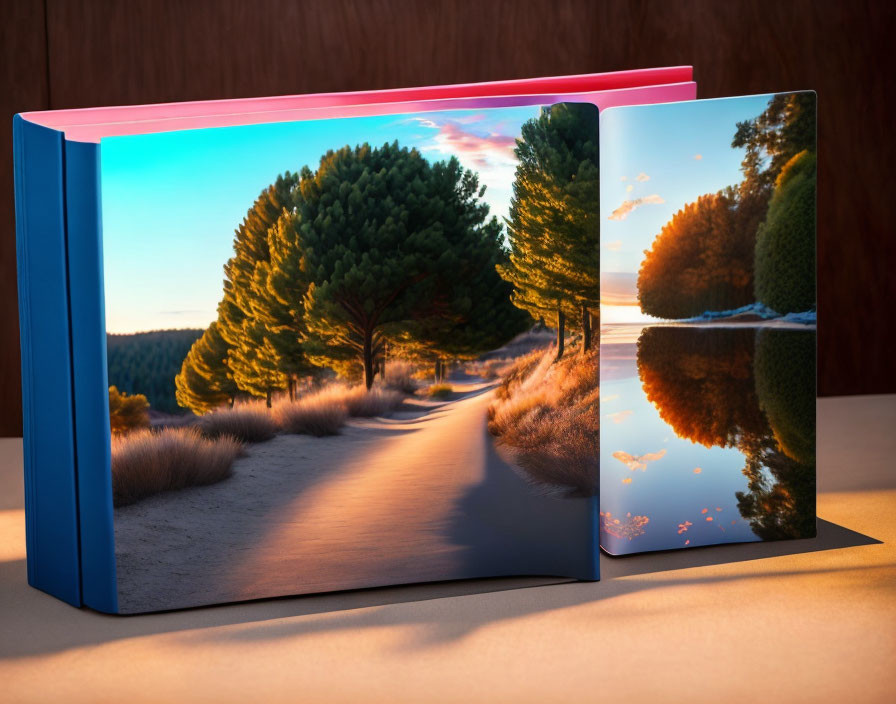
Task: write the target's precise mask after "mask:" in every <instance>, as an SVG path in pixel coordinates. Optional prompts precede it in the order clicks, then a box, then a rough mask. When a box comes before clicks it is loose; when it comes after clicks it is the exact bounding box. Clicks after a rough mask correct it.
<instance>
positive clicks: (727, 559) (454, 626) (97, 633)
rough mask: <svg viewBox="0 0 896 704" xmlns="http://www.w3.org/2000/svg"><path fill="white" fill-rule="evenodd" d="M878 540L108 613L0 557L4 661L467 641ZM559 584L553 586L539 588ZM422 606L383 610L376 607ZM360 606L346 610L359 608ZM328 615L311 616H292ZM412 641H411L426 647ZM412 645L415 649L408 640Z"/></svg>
mask: <svg viewBox="0 0 896 704" xmlns="http://www.w3.org/2000/svg"><path fill="white" fill-rule="evenodd" d="M880 542H881V541H879V540H876V539H874V538H871V537H869V536H866V535H862V534H861V533H857V532H855V531H852V530H849V529H848V528H844V527H843V526H839V525H836V524H833V523H830V522H828V521H823V520H819V521H818V536H817V537H816V538H813V539H810V540H796V541H781V542H768V543H747V544H741V545H725V546H714V547H706V548H694V549H690V550H676V551H669V552H660V553H650V554H643V555H634V556H630V557H624V558H614V557H608V556H606V555H601V569H602V581H601V582H597V583H595V582H571V581H569V580H565V579H557V578H551V577H511V578H493V579H476V580H459V581H453V582H438V583H429V584H414V585H408V586H400V587H383V588H376V589H362V590H354V591H346V592H333V593H327V594H319V595H308V596H300V597H284V598H279V599H266V600H261V601H254V602H243V603H240V604H230V605H224V606H215V607H202V608H196V609H187V610H182V611H174V612H163V613H155V614H145V615H138V616H110V615H107V614H100V613H97V612H94V611H91V610H90V609H74V608H72V607H71V606H68V605H66V604H64V603H62V602H60V601H58V600H56V599H54V598H52V597H50V596H48V595H46V594H43V593H41V592H39V591H37V590H35V589H31V588H30V587H28V586H27V585H26V583H25V561H24V560H12V561H6V562H0V591H2V593H3V594H4V598H3V600H2V603H0V623H2V624H3V629H2V631H3V637H2V639H0V658H19V657H28V656H34V655H40V654H46V653H54V652H61V651H65V650H68V649H72V648H79V647H84V646H91V645H98V644H102V643H106V642H113V641H116V640H120V639H125V638H135V637H143V636H151V635H158V634H166V633H177V632H185V631H191V630H195V629H208V628H215V627H220V626H233V625H240V624H245V625H247V626H249V627H247V628H240V629H231V630H228V631H225V632H221V631H216V632H208V631H199V632H197V633H194V634H189V635H187V636H186V637H187V638H190V639H196V640H197V643H198V642H204V641H205V640H208V639H216V640H217V639H233V640H237V641H241V642H246V643H251V642H255V641H265V640H276V639H280V638H290V637H296V636H304V635H310V634H313V633H317V632H327V631H336V630H346V629H363V628H374V627H376V628H381V627H383V626H408V625H410V626H414V625H416V626H425V627H429V628H428V634H427V636H426V637H425V638H424V642H423V643H422V645H428V644H429V645H435V644H437V643H441V642H446V641H452V640H455V639H459V638H463V637H465V636H467V635H469V634H470V633H472V632H474V631H476V630H477V629H479V628H482V627H485V626H488V625H490V624H493V623H497V622H500V621H502V620H510V619H514V618H520V617H524V616H526V615H528V614H533V613H541V612H545V611H551V610H554V609H562V608H567V607H573V606H577V605H580V604H585V603H589V602H596V601H599V600H602V599H607V598H612V597H617V596H620V595H625V594H631V593H635V592H638V591H642V590H645V589H651V588H656V587H667V586H674V585H678V584H682V585H684V584H693V583H700V584H707V583H713V582H724V581H729V580H736V579H742V578H743V577H744V575H733V576H709V577H700V576H697V577H693V576H687V577H673V578H670V579H664V580H661V581H656V580H637V579H634V580H633V579H622V578H626V577H631V576H636V575H646V574H653V573H662V572H672V571H677V570H684V569H688V568H692V567H706V566H711V565H723V564H726V563H735V562H743V561H747V560H761V559H765V558H774V557H782V556H786V555H798V554H804V553H812V552H817V551H823V550H837V549H842V548H851V547H859V546H866V545H873V544H880ZM861 569H868V568H862V567H859V568H842V569H838V568H833V569H818V570H811V569H810V570H793V571H791V570H785V571H782V570H780V569H778V570H767V569H763V568H760V567H757V570H756V572H755V573H751V574H750V575H746V576H749V577H762V576H788V575H797V574H801V575H809V574H822V573H834V572H841V571H854V570H861ZM547 585H554V586H552V587H551V588H550V589H535V588H536V587H542V586H547ZM497 592H502V593H503V595H502V596H501V597H500V598H495V599H487V600H477V601H476V602H467V603H466V604H465V605H464V606H463V607H461V606H460V605H458V604H457V603H452V602H446V601H440V600H443V599H446V598H451V597H460V596H469V595H487V594H493V593H497ZM412 603H413V604H415V606H414V608H406V609H395V610H391V611H390V612H389V613H388V614H386V615H384V614H383V613H382V611H381V610H377V609H373V610H371V609H370V607H379V606H391V605H398V604H412ZM359 609H367V610H360V611H356V612H355V613H351V614H349V613H344V612H347V611H351V610H359ZM315 615H323V617H319V618H313V619H301V620H296V618H295V617H302V616H315ZM420 646H421V643H420V642H419V641H415V642H414V644H413V646H412V647H420ZM409 647H410V646H409Z"/></svg>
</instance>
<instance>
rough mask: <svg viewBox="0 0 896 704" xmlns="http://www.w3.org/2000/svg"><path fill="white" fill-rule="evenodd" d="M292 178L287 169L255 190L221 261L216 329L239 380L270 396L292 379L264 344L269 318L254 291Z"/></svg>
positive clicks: (256, 392) (288, 202) (259, 283)
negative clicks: (229, 254)
mask: <svg viewBox="0 0 896 704" xmlns="http://www.w3.org/2000/svg"><path fill="white" fill-rule="evenodd" d="M296 183H298V174H290V173H289V172H287V173H286V174H284V175H282V176H278V177H277V180H276V181H275V182H274V183H273V184H272V185H271V186H269V187H268V188H266V189H265V190H264V191H263V192H262V193H261V195H259V196H258V198H257V199H256V201H255V203H254V204H253V205H252V207H251V208H250V209H249V211H248V213H246V217H245V218H244V219H243V222H242V223H240V226H239V227H238V228H237V230H236V235H235V237H234V241H233V248H234V254H233V256H232V257H231V258H230V260H229V261H228V262H227V264H226V265H225V266H224V276H225V278H224V296H223V299H222V300H221V302H220V303H219V304H218V316H219V331H220V333H221V337H223V338H224V340H225V341H226V342H227V344H228V345H229V346H230V348H231V349H230V352H229V355H228V364H229V368H230V372H231V374H232V375H233V378H234V380H235V381H236V384H237V386H238V387H239V388H240V389H243V390H245V391H247V392H249V393H251V394H253V395H255V396H262V397H264V396H268V397H270V394H271V392H272V391H274V390H276V389H285V388H288V386H289V383H290V377H289V374H288V373H286V371H284V370H283V369H281V368H280V366H279V364H280V362H282V360H281V359H279V358H278V355H277V350H276V349H275V348H274V347H273V346H272V345H269V344H268V340H269V338H270V336H271V330H270V329H269V327H268V325H266V323H270V320H269V319H265V316H259V314H258V312H259V311H258V304H259V295H258V292H259V290H263V289H264V286H265V284H266V281H265V279H264V271H265V265H266V263H268V262H270V258H271V255H270V245H269V242H268V231H269V230H270V228H271V227H272V226H273V225H275V224H276V223H277V221H278V220H279V219H280V216H281V215H282V214H283V211H284V209H291V208H292V205H293V203H292V198H293V196H292V190H293V188H294V187H295V185H296ZM268 312H270V311H268ZM285 324H288V321H285Z"/></svg>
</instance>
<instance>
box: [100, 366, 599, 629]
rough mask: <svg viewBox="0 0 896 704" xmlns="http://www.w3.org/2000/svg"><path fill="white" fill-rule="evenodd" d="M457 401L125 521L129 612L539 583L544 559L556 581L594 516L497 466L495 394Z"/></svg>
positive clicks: (278, 456) (297, 454) (471, 388)
mask: <svg viewBox="0 0 896 704" xmlns="http://www.w3.org/2000/svg"><path fill="white" fill-rule="evenodd" d="M455 388H456V389H458V390H459V391H460V393H459V394H457V396H459V398H456V399H454V400H450V401H448V402H446V403H441V404H435V403H432V402H426V401H414V402H412V405H411V408H412V410H411V411H409V412H408V411H405V412H399V413H396V414H394V415H393V417H391V418H378V419H369V420H357V421H352V423H351V424H350V425H349V427H347V428H346V429H345V431H344V432H343V433H342V434H341V435H340V436H337V437H332V438H310V437H305V436H296V435H282V436H278V437H276V438H275V439H273V440H271V441H269V442H266V443H261V444H258V445H253V446H251V447H250V449H249V454H248V456H247V457H244V458H242V459H240V460H238V461H237V462H236V464H235V465H234V476H233V477H232V478H230V479H228V480H226V481H224V482H221V483H219V484H216V485H213V486H209V487H200V488H193V489H187V490H183V491H179V492H171V493H168V494H162V495H159V496H156V497H152V498H150V499H148V500H145V501H143V502H140V503H138V504H135V505H133V506H127V507H124V508H121V509H118V510H116V512H115V530H116V557H117V563H118V579H119V599H120V607H121V609H122V611H125V612H127V611H144V610H154V609H162V608H178V607H184V606H194V605H199V604H208V603H215V602H224V601H237V600H243V599H252V598H261V597H269V596H281V595H286V594H292V593H296V592H317V591H329V590H333V589H348V588H357V587H367V586H374V585H382V584H390V583H402V582H416V581H432V580H439V579H450V578H460V577H473V576H479V575H483V574H494V573H500V572H503V573H513V572H514V571H517V570H515V569H514V567H515V564H516V563H524V564H525V566H526V569H522V568H521V569H522V571H524V572H525V571H528V572H531V571H532V567H533V561H532V560H533V558H534V556H537V555H538V554H539V553H543V554H545V555H546V556H548V557H547V561H546V562H545V565H544V568H543V571H544V572H546V573H551V572H552V571H554V565H553V562H554V561H555V560H556V559H557V553H558V551H557V549H556V548H557V542H558V540H557V533H558V532H559V533H561V534H565V535H570V534H579V535H580V534H581V532H580V531H581V530H582V529H583V528H584V529H585V530H586V534H587V521H584V522H583V518H586V517H587V516H586V514H585V513H583V512H577V511H576V510H571V509H572V506H571V505H570V503H569V502H568V500H561V499H556V498H547V497H543V496H537V495H535V494H533V492H532V491H531V490H530V489H529V487H528V486H527V485H526V483H525V481H524V480H523V479H522V478H521V477H520V476H519V475H518V474H517V473H516V472H515V471H514V469H513V468H512V467H511V466H510V465H509V464H507V463H506V462H505V461H504V460H503V459H502V458H501V457H500V456H498V454H497V453H496V452H495V449H494V447H493V443H492V441H491V438H490V437H489V436H488V434H487V433H486V432H485V425H486V411H487V408H488V405H489V402H490V400H491V398H492V390H491V386H490V385H487V384H483V383H481V382H479V383H467V384H461V385H458V384H455ZM570 521H572V522H570ZM585 551H586V552H587V545H586V546H585ZM561 552H562V550H561ZM521 556H523V557H521ZM523 558H524V559H523ZM560 559H561V560H562V557H561V558H560ZM536 562H537V561H536ZM558 569H559V568H558Z"/></svg>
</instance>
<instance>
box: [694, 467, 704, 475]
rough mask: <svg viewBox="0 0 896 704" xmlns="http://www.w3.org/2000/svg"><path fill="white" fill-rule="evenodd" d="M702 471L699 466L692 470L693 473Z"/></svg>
mask: <svg viewBox="0 0 896 704" xmlns="http://www.w3.org/2000/svg"><path fill="white" fill-rule="evenodd" d="M702 471H703V470H702V469H700V468H699V467H697V468H696V469H695V470H694V474H700V472H702Z"/></svg>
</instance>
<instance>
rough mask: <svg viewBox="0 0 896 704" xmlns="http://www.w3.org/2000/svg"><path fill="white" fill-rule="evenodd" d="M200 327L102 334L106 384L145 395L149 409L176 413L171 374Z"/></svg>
mask: <svg viewBox="0 0 896 704" xmlns="http://www.w3.org/2000/svg"><path fill="white" fill-rule="evenodd" d="M200 335H202V330H155V331H152V332H140V333H135V334H133V335H113V334H107V335H106V354H107V361H108V370H109V384H110V385H112V386H115V387H117V388H119V389H121V390H122V391H125V392H127V393H132V394H133V393H140V394H143V395H145V396H146V398H147V399H148V400H149V403H150V406H151V407H152V408H153V410H156V411H162V412H164V413H179V412H181V410H182V409H181V407H180V406H178V402H177V398H176V388H175V383H174V377H175V376H176V375H177V373H178V371H179V370H180V368H181V363H182V362H183V360H184V357H185V356H186V355H187V353H188V352H189V350H190V347H191V346H192V345H193V343H194V342H195V341H196V340H197V339H198V338H199V336H200Z"/></svg>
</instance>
